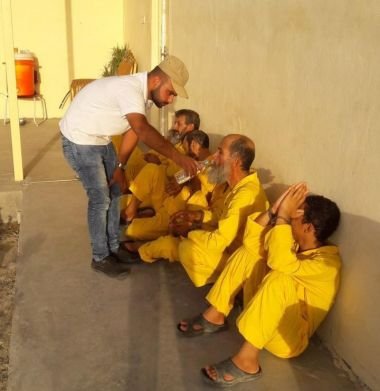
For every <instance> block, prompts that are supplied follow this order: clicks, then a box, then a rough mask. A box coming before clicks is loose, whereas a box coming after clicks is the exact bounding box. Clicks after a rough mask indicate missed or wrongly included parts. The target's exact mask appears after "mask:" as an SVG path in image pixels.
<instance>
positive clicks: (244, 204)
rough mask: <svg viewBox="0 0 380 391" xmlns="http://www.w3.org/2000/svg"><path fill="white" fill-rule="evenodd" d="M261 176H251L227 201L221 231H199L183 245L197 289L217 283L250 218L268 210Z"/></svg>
mask: <svg viewBox="0 0 380 391" xmlns="http://www.w3.org/2000/svg"><path fill="white" fill-rule="evenodd" d="M268 205H269V204H268V200H267V197H266V195H265V192H264V189H263V188H262V186H261V184H260V181H259V179H258V177H257V173H256V172H254V173H252V174H249V175H247V176H246V177H245V178H243V179H242V180H241V181H240V182H239V183H238V184H236V185H235V187H234V188H233V189H232V190H231V191H230V193H229V194H228V195H227V197H226V199H225V204H224V209H223V213H222V215H221V218H220V219H219V222H218V228H217V229H216V230H213V231H207V230H195V231H191V232H190V233H189V235H188V237H187V239H184V240H182V241H181V243H180V244H179V249H178V251H179V260H180V262H181V263H182V265H183V267H184V268H185V270H186V272H187V274H188V275H189V277H190V279H191V281H192V282H193V283H194V285H195V286H197V287H199V286H203V285H205V284H208V283H210V282H214V281H215V280H216V279H217V277H218V276H219V274H220V272H221V271H222V270H223V268H224V266H225V263H226V261H227V259H228V257H229V255H231V253H232V252H233V251H234V250H235V249H237V248H238V247H240V245H241V242H242V237H243V232H244V228H245V224H246V221H247V217H248V216H249V215H250V214H252V213H253V212H262V211H265V210H266V209H267V208H268Z"/></svg>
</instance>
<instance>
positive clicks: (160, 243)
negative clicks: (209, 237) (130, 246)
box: [139, 179, 228, 263]
mask: <svg viewBox="0 0 380 391" xmlns="http://www.w3.org/2000/svg"><path fill="white" fill-rule="evenodd" d="M201 182H202V179H201ZM208 189H209V190H211V189H210V188H208ZM210 193H211V199H210V206H209V205H208V203H209V202H208V200H207V198H208V194H210ZM227 193H228V185H227V184H226V183H223V184H220V185H216V186H213V188H212V190H211V191H210V192H209V193H206V191H202V190H200V191H197V192H196V193H194V194H193V195H192V196H191V197H190V198H189V200H188V201H187V209H188V210H203V213H204V214H203V221H202V225H203V227H205V228H207V229H210V230H211V229H215V228H216V227H217V223H218V220H219V218H220V216H221V214H222V211H223V205H224V199H225V197H226V194H227ZM180 241H181V239H180V238H177V237H174V236H172V235H166V236H161V237H159V238H158V239H156V240H153V241H150V242H147V243H145V244H143V245H142V246H141V247H140V248H139V255H140V258H141V259H142V260H143V261H145V262H148V263H153V262H155V261H157V260H158V259H168V260H169V261H170V262H173V261H178V245H179V243H180Z"/></svg>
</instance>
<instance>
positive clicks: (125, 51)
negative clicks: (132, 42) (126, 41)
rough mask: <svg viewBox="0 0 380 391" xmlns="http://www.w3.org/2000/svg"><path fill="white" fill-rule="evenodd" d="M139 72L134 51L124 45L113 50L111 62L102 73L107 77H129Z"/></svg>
mask: <svg viewBox="0 0 380 391" xmlns="http://www.w3.org/2000/svg"><path fill="white" fill-rule="evenodd" d="M136 71H137V63H136V59H135V56H134V55H133V53H132V51H131V50H130V49H129V48H128V47H127V45H124V46H122V47H119V46H118V45H117V46H116V47H114V48H112V54H111V60H110V61H109V62H108V64H107V65H105V66H104V70H103V73H102V76H103V77H106V76H115V75H117V76H120V75H129V74H131V73H135V72H136Z"/></svg>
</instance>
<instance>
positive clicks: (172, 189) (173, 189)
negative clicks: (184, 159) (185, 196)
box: [165, 178, 183, 197]
mask: <svg viewBox="0 0 380 391" xmlns="http://www.w3.org/2000/svg"><path fill="white" fill-rule="evenodd" d="M182 187H183V186H182V185H180V184H178V183H177V181H176V180H175V179H174V178H169V180H168V183H167V185H166V187H165V191H166V193H168V194H169V195H170V196H173V197H175V196H176V195H177V194H178V193H179V192H180V191H181V190H182Z"/></svg>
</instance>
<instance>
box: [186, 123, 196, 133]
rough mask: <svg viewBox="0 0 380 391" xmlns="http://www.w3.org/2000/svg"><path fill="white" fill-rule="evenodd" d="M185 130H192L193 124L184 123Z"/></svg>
mask: <svg viewBox="0 0 380 391" xmlns="http://www.w3.org/2000/svg"><path fill="white" fill-rule="evenodd" d="M186 128H187V129H186V130H187V131H188V132H192V131H193V130H194V124H187V125H186Z"/></svg>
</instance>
